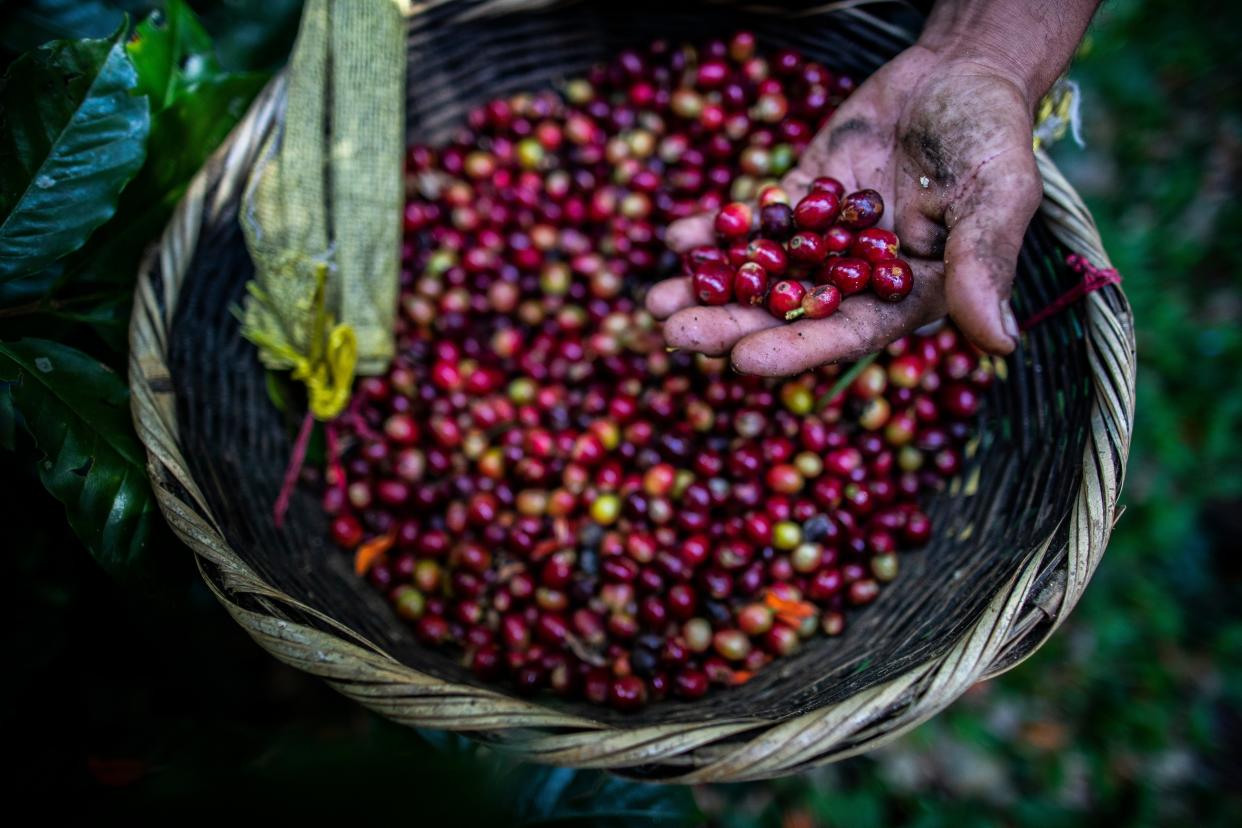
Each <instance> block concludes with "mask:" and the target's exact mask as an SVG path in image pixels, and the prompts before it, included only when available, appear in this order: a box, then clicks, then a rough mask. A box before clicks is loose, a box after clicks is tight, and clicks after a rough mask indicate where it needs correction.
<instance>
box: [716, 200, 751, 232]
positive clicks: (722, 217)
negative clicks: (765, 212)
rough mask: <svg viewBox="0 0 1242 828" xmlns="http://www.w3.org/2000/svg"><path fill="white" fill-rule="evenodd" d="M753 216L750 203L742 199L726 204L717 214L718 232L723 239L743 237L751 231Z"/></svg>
mask: <svg viewBox="0 0 1242 828" xmlns="http://www.w3.org/2000/svg"><path fill="white" fill-rule="evenodd" d="M752 217H753V214H752V213H751V209H750V205H749V204H746V203H745V202H741V201H735V202H733V203H731V204H726V205H725V206H724V207H721V208H720V212H719V213H717V214H716V234H717V235H719V236H720V237H721V238H722V239H735V238H741V237H743V236H745V235H746V234H747V233H749V232H750V224H751V220H752Z"/></svg>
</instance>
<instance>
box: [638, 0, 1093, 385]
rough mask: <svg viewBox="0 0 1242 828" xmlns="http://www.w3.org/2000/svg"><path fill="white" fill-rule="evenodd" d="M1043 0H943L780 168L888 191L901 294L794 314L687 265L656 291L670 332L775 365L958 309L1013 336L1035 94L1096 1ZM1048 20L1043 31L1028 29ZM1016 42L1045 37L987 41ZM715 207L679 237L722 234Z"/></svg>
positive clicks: (752, 369)
mask: <svg viewBox="0 0 1242 828" xmlns="http://www.w3.org/2000/svg"><path fill="white" fill-rule="evenodd" d="M1035 5H1036V6H1039V8H1035V7H1034V6H1031V5H1028V4H1024V3H1019V2H1018V0H992V2H983V0H942V2H941V3H940V4H938V5H937V6H936V9H935V11H934V12H933V15H932V18H931V19H930V20H929V22H928V26H927V28H926V29H925V32H924V36H923V37H922V38H921V39H920V42H919V44H917V45H915V46H913V47H911V48H910V49H908V50H906V51H905V52H903V53H902V54H900V55H898V56H897V57H896V58H895V59H893V60H892V61H890V62H889V63H888V64H887V65H885V66H884V67H882V68H881V69H880V70H879V71H878V72H876V73H875V74H874V75H873V76H872V77H871V78H869V79H868V80H867V81H866V82H865V83H864V84H863V85H862V86H860V87H859V89H858V90H857V91H856V92H855V93H854V94H853V95H852V96H850V98H849V99H848V100H846V102H845V103H844V104H843V105H842V106H841V107H840V109H838V111H837V112H836V114H835V115H834V117H833V119H832V121H831V122H830V123H829V124H828V125H827V126H826V127H825V129H824V130H823V131H821V133H820V134H819V135H817V136H816V138H815V140H814V141H812V143H811V145H810V146H809V147H807V149H806V151H805V152H804V153H803V157H802V159H801V161H800V162H799V165H798V167H797V168H796V169H794V170H793V171H791V172H790V173H789V174H788V175H787V176H786V177H785V179H784V180H783V181H782V185H783V186H784V187H785V189H786V190H787V191H788V192H789V195H790V197H791V199H793V200H794V201H796V200H797V199H798V198H801V196H802V195H803V194H805V192H806V191H807V189H808V187H809V184H810V182H811V180H812V179H814V178H815V177H817V176H820V175H831V176H834V177H836V178H838V179H840V180H841V181H842V182H843V183H844V184H845V186H846V188H847V189H848V190H851V191H852V190H857V189H862V188H867V187H870V188H873V189H876V190H878V191H879V192H880V193H881V194H882V195H883V197H884V201H885V211H884V216H883V218H882V219H881V221H880V225H879V226H881V227H884V228H885V229H889V230H894V231H895V232H896V233H897V235H898V236H899V237H900V238H901V242H902V256H903V257H904V258H906V259H907V260H908V261H909V262H910V264H911V265H912V266H913V268H914V276H915V281H914V290H913V291H912V292H911V294H910V296H908V297H907V298H906V299H905V301H903V302H900V303H896V304H888V303H885V302H881V301H879V300H877V299H876V298H875V297H873V296H870V295H862V294H860V295H857V296H852V297H850V298H848V299H846V300H845V301H844V302H842V304H841V307H840V309H839V310H838V312H837V313H836V314H835V315H834V316H831V317H829V318H827V319H816V320H801V321H798V322H795V323H793V324H784V323H782V322H780V321H778V320H776V319H773V318H772V317H771V316H770V315H768V314H767V313H765V312H763V311H762V310H759V309H757V308H738V307H736V306H723V307H716V308H705V307H697V306H694V307H692V305H693V304H694V303H693V297H692V296H691V295H690V294H689V290H688V288H687V287H686V285H685V284H684V280H682V279H670V280H667V281H665V282H662V283H660V284H659V285H656V286H655V287H653V288H652V290H651V291H650V292H649V294H648V299H647V306H648V308H649V309H650V310H651V312H652V313H653V314H654V315H655V316H657V317H658V318H661V319H665V320H666V322H665V328H664V330H665V337H666V339H667V340H668V343H669V345H670V346H673V347H682V348H690V349H693V350H702V351H704V352H707V353H712V354H724V353H726V352H728V353H730V354H731V358H732V362H733V365H734V367H736V368H737V369H738V370H740V371H743V372H747V373H757V374H765V375H776V376H779V375H787V374H793V373H798V372H800V371H803V370H806V369H808V368H812V367H814V366H816V365H820V364H822V363H824V362H831V361H838V360H852V359H856V358H858V357H859V356H862V355H863V354H866V353H868V352H871V351H874V350H877V349H878V348H881V347H883V346H884V345H885V344H887V343H888V342H891V341H892V340H893V339H896V338H897V337H899V336H902V335H903V334H905V333H907V332H909V331H910V330H913V329H914V328H916V327H918V326H920V325H923V324H926V323H927V322H929V321H932V320H934V319H938V318H940V317H942V316H944V315H945V314H946V313H947V314H948V315H950V316H952V317H953V319H954V321H956V322H957V324H958V326H959V327H960V328H961V329H962V330H963V332H964V333H966V335H967V336H969V337H970V338H971V339H972V340H973V341H974V342H975V343H976V344H977V345H979V346H980V347H981V348H983V349H985V350H987V351H989V352H992V353H998V354H1004V353H1008V352H1010V351H1011V350H1013V348H1014V347H1015V345H1016V344H1017V336H1018V332H1017V325H1016V321H1015V320H1014V318H1013V314H1012V311H1010V310H1009V303H1008V298H1009V293H1010V287H1011V284H1012V281H1013V275H1014V271H1015V268H1016V263H1017V258H1018V253H1019V250H1020V248H1021V244H1022V237H1023V234H1024V233H1025V230H1026V226H1027V225H1028V224H1029V222H1030V219H1031V217H1032V216H1033V215H1034V213H1035V210H1036V209H1037V208H1038V206H1039V201H1040V198H1041V196H1042V188H1041V184H1040V178H1039V172H1038V167H1037V165H1036V162H1035V156H1034V152H1033V150H1032V147H1031V130H1032V126H1033V112H1034V107H1035V102H1036V101H1038V99H1039V98H1040V97H1041V96H1042V94H1043V92H1044V91H1045V90H1046V89H1047V87H1048V86H1049V85H1051V83H1052V81H1053V79H1055V77H1056V76H1057V74H1058V73H1059V71H1060V68H1059V67H1063V66H1064V65H1065V64H1066V62H1067V61H1068V59H1069V55H1070V54H1071V53H1072V51H1073V48H1074V46H1075V45H1076V44H1077V41H1078V39H1079V38H1080V37H1081V35H1082V32H1083V30H1084V29H1085V28H1086V24H1087V22H1088V21H1089V20H1090V16H1091V13H1092V12H1093V11H1094V8H1095V5H1096V4H1095V2H1094V0H1051V2H1046V3H1043V4H1035ZM1039 26H1043V27H1044V30H1042V31H1041V32H1040V33H1042V34H1043V35H1044V36H1043V37H1042V38H1033V37H1032V34H1033V32H1034V29H1035V28H1037V27H1039ZM1006 31H1009V32H1010V33H1011V34H1012V35H1013V37H1012V38H1011V40H1010V41H1007V40H1006V38H1005V33H1006ZM980 33H982V36H978V37H976V36H975V35H979V34H980ZM1008 42H1012V43H1016V44H1027V43H1032V42H1038V43H1040V44H1041V47H1040V48H1032V49H1026V50H1025V51H1023V50H1020V49H1009V48H1006V47H1003V46H994V45H990V44H997V43H1001V44H1003V43H1008ZM1024 61H1025V62H1026V63H1024ZM1026 64H1029V66H1028V65H1026ZM711 220H712V219H711V217H710V216H696V217H694V218H690V219H686V220H684V221H681V222H677V223H676V224H674V225H672V226H671V227H670V228H669V233H668V242H669V245H670V246H672V247H673V248H674V249H678V250H683V249H686V248H688V247H692V246H694V245H697V244H707V243H711V241H712V231H711Z"/></svg>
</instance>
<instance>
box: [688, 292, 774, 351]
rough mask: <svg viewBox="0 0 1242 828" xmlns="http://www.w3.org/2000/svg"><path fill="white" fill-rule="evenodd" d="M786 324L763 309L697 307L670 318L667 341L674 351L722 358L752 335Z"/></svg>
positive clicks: (732, 306) (744, 306)
mask: <svg viewBox="0 0 1242 828" xmlns="http://www.w3.org/2000/svg"><path fill="white" fill-rule="evenodd" d="M784 324H785V323H784V322H782V321H781V320H779V319H777V318H776V317H774V316H772V314H770V313H768V312H767V311H766V310H764V309H763V308H758V307H754V306H751V305H719V306H715V307H708V306H705V305H703V306H698V305H696V306H695V307H689V308H685V309H684V310H680V311H677V312H676V313H674V314H673V315H672V316H670V317H669V318H668V320H667V321H666V322H665V323H664V341H665V342H667V343H668V345H669V347H672V348H687V349H689V350H691V351H699V352H700V353H704V354H708V355H709V356H719V355H721V354H726V353H728V352H729V350H730V349H731V348H732V347H733V346H734V344H735V343H737V341H738V340H739V339H742V338H743V337H745V336H747V335H749V334H753V333H756V332H758V331H763V330H767V329H768V328H772V327H774V326H777V325H784Z"/></svg>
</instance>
